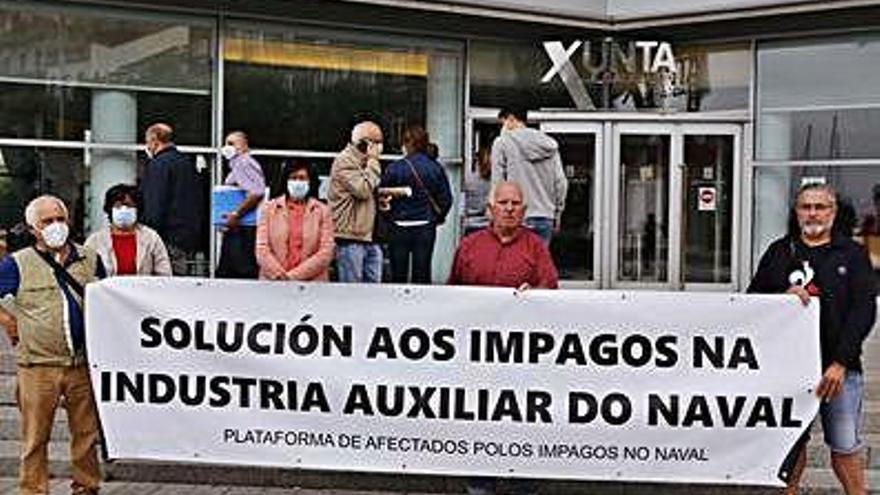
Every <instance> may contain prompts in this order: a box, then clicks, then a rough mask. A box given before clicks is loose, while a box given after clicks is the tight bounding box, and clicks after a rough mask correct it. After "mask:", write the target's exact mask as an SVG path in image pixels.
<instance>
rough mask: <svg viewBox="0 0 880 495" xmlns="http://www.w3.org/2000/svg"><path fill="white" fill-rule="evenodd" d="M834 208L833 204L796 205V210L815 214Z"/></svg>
mask: <svg viewBox="0 0 880 495" xmlns="http://www.w3.org/2000/svg"><path fill="white" fill-rule="evenodd" d="M832 208H834V204H833V203H798V205H797V209H798V210H800V211H804V212H809V211H816V212H817V213H826V212H828V211H830V210H831V209H832Z"/></svg>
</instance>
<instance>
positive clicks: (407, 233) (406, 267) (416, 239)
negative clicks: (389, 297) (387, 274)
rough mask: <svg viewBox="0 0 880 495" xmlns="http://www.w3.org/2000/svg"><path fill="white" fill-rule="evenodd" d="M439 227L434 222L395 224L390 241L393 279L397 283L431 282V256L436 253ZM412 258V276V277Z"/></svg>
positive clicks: (389, 248)
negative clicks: (411, 225)
mask: <svg viewBox="0 0 880 495" xmlns="http://www.w3.org/2000/svg"><path fill="white" fill-rule="evenodd" d="M436 237H437V229H436V227H435V226H434V224H433V223H429V224H427V225H420V226H418V227H400V226H397V225H395V226H394V228H393V230H392V231H391V239H390V242H389V243H388V251H389V253H388V254H389V256H390V257H391V281H392V282H394V283H397V284H405V283H409V282H412V283H414V284H430V283H431V257H432V256H433V255H434V240H435V239H436ZM410 260H412V276H411V277H410Z"/></svg>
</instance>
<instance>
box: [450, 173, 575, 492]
mask: <svg viewBox="0 0 880 495" xmlns="http://www.w3.org/2000/svg"><path fill="white" fill-rule="evenodd" d="M489 210H490V214H491V217H492V220H491V222H490V224H489V226H488V227H486V228H485V229H483V230H479V231H477V232H474V233H473V234H470V235H469V236H467V237H465V238H464V239H462V241H461V244H460V245H459V246H458V251H457V252H456V253H455V263H454V264H453V265H452V273H450V274H449V281H448V283H449V284H450V285H489V286H495V287H516V288H518V289H520V290H524V289H528V288H530V287H533V288H538V289H556V288H557V287H558V286H559V274H558V273H557V272H556V267H555V266H554V265H553V258H551V257H550V251H549V250H548V249H547V244H546V243H545V242H544V241H543V240H542V239H541V237H539V236H538V234H535V233H534V232H532V230H531V229H529V228H527V227H524V226H523V218H525V215H526V200H525V197H523V191H522V188H521V187H520V186H519V184H517V183H516V182H499V183H497V184H495V185H494V187H493V188H492V191H491V192H490V193H489ZM496 492H497V486H496V480H495V479H493V478H471V479H469V480H468V486H467V493H468V494H470V495H491V494H494V493H496ZM512 492H513V493H514V494H516V495H525V494H533V493H536V489H535V485H534V483H532V482H529V481H524V480H517V481H514V482H513V486H512Z"/></svg>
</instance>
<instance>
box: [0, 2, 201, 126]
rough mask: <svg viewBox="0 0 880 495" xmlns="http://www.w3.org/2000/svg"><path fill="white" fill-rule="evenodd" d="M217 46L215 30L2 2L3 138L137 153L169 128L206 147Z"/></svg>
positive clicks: (184, 22) (106, 11) (150, 17)
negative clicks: (151, 135) (148, 133)
mask: <svg viewBox="0 0 880 495" xmlns="http://www.w3.org/2000/svg"><path fill="white" fill-rule="evenodd" d="M213 37H214V30H213V27H212V23H210V22H204V21H202V22H193V21H190V20H188V19H178V18H176V17H170V18H166V17H164V16H158V15H154V14H145V13H138V12H131V11H129V10H126V11H118V10H114V9H112V8H100V9H98V8H80V7H68V6H64V7H60V6H58V5H52V6H51V8H50V7H48V6H45V5H37V4H28V3H24V2H4V1H0V108H3V109H4V111H3V112H0V137H12V138H36V139H60V140H70V141H84V140H91V141H93V142H105V143H120V142H128V143H135V142H138V141H139V140H140V137H141V134H142V131H143V128H144V127H145V126H146V125H148V124H149V123H152V122H155V121H157V120H164V121H166V122H169V123H171V124H172V125H173V126H174V127H175V128H176V130H177V140H178V142H180V143H183V144H207V143H209V142H210V132H211V131H210V122H211V86H212V81H211V70H212V47H213ZM108 93H112V94H113V96H109V97H108V96H107V94H108ZM7 110H11V111H7ZM22 112H24V113H26V114H27V115H28V118H27V119H22V118H21V115H22Z"/></svg>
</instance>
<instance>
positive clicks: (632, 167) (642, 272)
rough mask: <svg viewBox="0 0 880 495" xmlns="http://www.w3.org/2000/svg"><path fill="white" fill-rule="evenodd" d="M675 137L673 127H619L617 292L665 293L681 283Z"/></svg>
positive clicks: (614, 250)
mask: <svg viewBox="0 0 880 495" xmlns="http://www.w3.org/2000/svg"><path fill="white" fill-rule="evenodd" d="M673 137H674V130H673V128H672V127H671V126H669V125H662V124H618V125H616V126H615V127H614V160H613V164H612V167H611V175H612V183H613V184H614V186H613V187H612V189H611V191H612V194H613V195H614V200H613V201H612V204H613V211H612V215H611V218H612V221H613V223H612V229H611V232H612V234H611V235H612V266H611V271H612V284H613V285H614V286H616V287H621V288H625V287H639V288H656V289H663V288H668V287H669V286H670V284H671V281H672V280H675V276H674V275H675V274H674V273H673V271H674V270H673V269H674V268H675V265H674V264H673V263H672V259H673V257H672V247H673V243H672V242H671V241H670V239H673V238H674V235H675V223H674V222H673V219H675V218H677V216H678V215H677V214H676V212H674V211H673V209H674V208H675V206H676V203H675V202H674V201H670V197H674V189H675V188H674V185H673V179H674V174H673V173H672V170H673V167H672V163H675V161H676V158H677V157H675V156H673V151H674V150H675V147H674V145H673V144H674V143H673V141H674V139H673Z"/></svg>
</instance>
